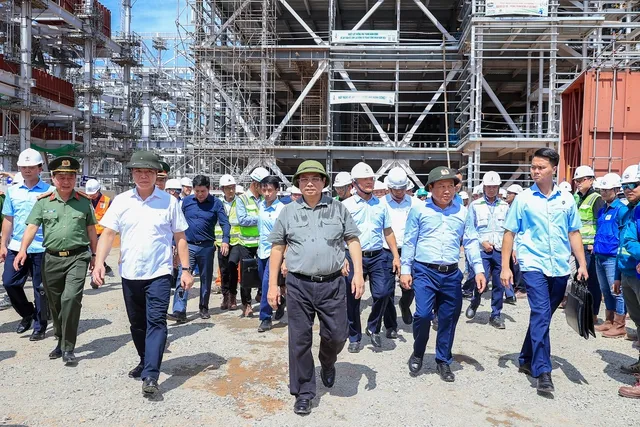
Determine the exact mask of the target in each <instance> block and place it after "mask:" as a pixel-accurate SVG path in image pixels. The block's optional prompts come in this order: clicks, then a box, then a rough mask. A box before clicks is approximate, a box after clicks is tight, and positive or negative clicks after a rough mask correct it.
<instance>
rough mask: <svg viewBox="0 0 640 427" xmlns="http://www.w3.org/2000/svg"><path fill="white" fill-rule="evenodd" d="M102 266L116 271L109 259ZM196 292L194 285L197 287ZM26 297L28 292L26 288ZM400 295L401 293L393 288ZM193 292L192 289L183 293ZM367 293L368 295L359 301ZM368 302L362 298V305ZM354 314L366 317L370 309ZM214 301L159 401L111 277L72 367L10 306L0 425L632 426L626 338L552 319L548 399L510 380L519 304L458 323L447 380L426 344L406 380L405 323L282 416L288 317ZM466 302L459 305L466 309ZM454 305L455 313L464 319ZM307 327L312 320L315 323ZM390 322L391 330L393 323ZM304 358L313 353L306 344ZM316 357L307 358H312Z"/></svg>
mask: <svg viewBox="0 0 640 427" xmlns="http://www.w3.org/2000/svg"><path fill="white" fill-rule="evenodd" d="M113 252H114V253H112V255H111V257H110V265H115V264H116V260H117V253H115V252H117V251H113ZM197 286H198V285H197V284H196V287H197ZM28 293H29V294H30V293H31V288H30V286H29V290H28ZM396 293H397V294H398V295H399V294H400V292H399V291H397V292H396ZM195 294H196V293H195V292H194V293H192V295H193V297H195ZM365 298H369V297H368V296H365ZM368 302H369V301H368ZM368 302H367V303H364V304H363V306H364V307H366V308H365V309H364V312H363V314H362V316H363V318H366V316H367V315H368V313H369V303H368ZM219 304H220V295H213V296H212V301H211V307H214V308H213V310H211V312H212V318H211V319H210V320H207V321H203V320H201V319H200V318H199V317H197V316H196V313H195V311H196V310H197V300H195V301H194V300H191V302H190V306H189V310H190V316H189V318H190V319H191V320H190V321H189V322H188V323H186V324H183V325H174V324H170V326H169V340H168V342H169V346H168V348H167V350H166V353H165V357H164V362H163V364H162V373H161V376H160V390H161V394H160V395H159V396H157V397H156V398H153V399H147V398H145V397H143V396H142V394H141V383H140V381H136V380H132V379H129V378H128V377H127V372H128V371H129V369H131V368H132V367H133V366H135V365H136V364H137V357H136V353H135V349H134V347H133V343H132V341H131V338H130V335H129V327H128V322H127V316H126V313H125V308H124V303H123V299H122V293H121V286H120V283H119V279H118V278H117V277H115V278H109V279H108V281H107V285H106V286H104V287H103V288H101V289H98V290H93V289H91V288H90V286H89V283H88V280H87V285H86V288H85V296H84V300H83V311H82V320H81V322H80V332H79V336H78V343H77V348H76V355H77V356H78V358H79V363H78V366H77V367H75V368H69V367H65V366H64V365H63V364H62V362H61V361H60V360H55V361H49V360H48V358H47V355H48V353H49V351H51V350H52V349H53V347H54V346H55V342H54V339H53V333H52V332H51V330H50V331H49V332H48V336H47V339H46V340H44V341H41V342H37V343H32V342H29V340H28V336H29V333H26V334H24V335H17V334H16V333H15V328H16V325H17V322H18V320H19V319H18V318H17V315H16V313H15V312H14V311H13V310H6V311H3V312H0V343H1V345H0V390H2V402H1V403H0V424H18V425H30V426H31V425H80V424H85V425H105V424H106V425H151V424H154V425H185V424H187V425H225V424H226V425H231V424H233V425H257V424H260V425H279V426H280V425H331V426H337V425H354V424H360V425H367V424H369V425H382V424H385V425H435V426H458V425H494V426H516V425H517V426H526V425H551V426H555V425H563V426H573V425H575V426H600V425H605V424H609V423H611V422H615V423H616V424H617V425H636V423H637V414H638V406H637V405H638V402H637V401H634V400H631V399H624V398H620V397H618V396H617V389H618V387H620V386H621V385H623V384H632V383H633V378H632V377H631V376H629V375H625V374H622V373H620V372H619V369H618V368H619V365H621V364H626V363H630V362H633V361H635V360H637V357H638V351H637V350H634V349H632V347H631V342H629V341H626V340H624V339H617V340H613V339H604V338H600V337H598V338H597V339H590V340H589V341H584V340H582V339H580V338H578V337H577V335H575V334H574V333H573V331H571V330H570V328H569V327H568V326H567V324H566V321H565V319H564V314H563V313H562V312H561V311H560V312H558V313H557V314H556V316H555V317H554V319H553V323H552V328H551V339H552V343H553V364H554V371H553V378H554V382H555V385H556V393H555V396H554V397H553V398H545V397H541V396H538V395H537V394H536V391H535V388H534V387H535V382H534V380H532V379H530V378H527V377H526V376H524V375H523V374H519V373H518V369H517V366H516V364H517V357H518V352H519V350H520V345H521V343H522V339H523V337H524V334H525V331H526V326H527V319H528V305H527V301H526V300H522V301H519V302H518V305H517V306H516V307H513V306H506V307H505V310H504V313H505V317H506V323H507V329H506V330H504V331H497V330H495V329H493V328H492V327H490V326H489V325H488V324H487V323H488V321H489V310H490V303H489V301H488V300H487V299H485V300H484V301H483V305H482V306H481V308H480V310H479V313H478V315H477V316H476V318H475V319H474V320H473V321H468V320H467V319H466V318H465V317H464V315H462V316H461V319H460V323H459V324H458V329H457V335H456V342H455V345H454V354H455V360H456V362H455V363H454V364H453V365H452V369H453V371H454V372H455V374H456V382H455V383H452V384H447V383H444V382H442V381H441V380H440V379H439V377H438V375H437V374H436V372H435V361H434V338H435V334H432V338H431V340H430V342H429V345H428V348H427V354H426V356H425V366H424V367H423V370H422V372H421V374H420V375H419V376H417V377H415V378H412V377H410V376H409V372H408V368H407V364H406V362H407V360H408V358H409V356H410V354H411V349H412V347H411V346H412V342H413V339H412V336H411V330H410V327H407V326H404V325H403V326H402V330H401V331H400V336H399V338H398V339H397V340H396V341H391V340H388V339H386V338H384V336H383V347H382V349H381V350H379V351H378V350H374V349H373V347H372V346H371V345H370V344H369V342H368V340H367V339H366V337H365V339H364V340H363V344H365V345H364V348H363V349H362V350H361V352H360V353H359V354H349V353H348V352H347V351H346V348H345V350H344V351H343V353H342V354H341V355H340V356H339V358H338V363H337V365H336V366H337V370H338V376H337V380H336V384H335V386H334V388H333V389H331V390H329V389H326V388H324V387H323V386H322V383H321V381H320V379H319V368H318V381H317V382H318V396H317V397H316V399H315V401H314V409H313V413H312V414H311V415H310V416H308V417H306V418H300V417H298V416H296V415H294V414H293V412H292V404H293V398H292V396H290V395H289V391H288V370H287V369H288V357H287V330H286V324H285V322H286V320H287V318H286V316H285V318H284V319H283V321H282V322H281V323H279V324H276V326H275V329H273V330H272V331H270V332H267V333H264V334H259V333H257V332H256V328H257V326H258V323H259V322H258V320H257V316H256V317H254V318H253V319H243V318H240V311H234V312H225V313H220V310H219V309H218V308H217V307H219ZM467 304H468V303H466V302H465V304H464V308H466V306H467ZM464 308H463V310H464ZM316 323H317V322H316ZM400 323H401V324H402V322H401V321H400ZM314 339H315V343H314V344H315V346H314V354H315V355H317V344H318V341H319V339H318V335H317V334H316V335H315V337H314ZM316 360H317V359H316Z"/></svg>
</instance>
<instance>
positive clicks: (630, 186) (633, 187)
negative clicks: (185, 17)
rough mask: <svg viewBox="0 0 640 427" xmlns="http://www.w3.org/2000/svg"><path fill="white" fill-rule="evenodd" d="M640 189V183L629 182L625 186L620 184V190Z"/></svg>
mask: <svg viewBox="0 0 640 427" xmlns="http://www.w3.org/2000/svg"><path fill="white" fill-rule="evenodd" d="M638 187H640V182H629V183H627V184H622V190H623V191H624V190H635V189H636V188H638Z"/></svg>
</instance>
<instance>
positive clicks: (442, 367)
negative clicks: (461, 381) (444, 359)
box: [437, 363, 456, 383]
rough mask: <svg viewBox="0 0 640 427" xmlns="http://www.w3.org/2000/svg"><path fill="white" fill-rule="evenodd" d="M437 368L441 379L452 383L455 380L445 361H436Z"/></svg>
mask: <svg viewBox="0 0 640 427" xmlns="http://www.w3.org/2000/svg"><path fill="white" fill-rule="evenodd" d="M437 370H438V373H439V374H440V378H442V381H444V382H447V383H452V382H454V381H455V380H456V376H455V375H454V374H453V372H451V368H450V367H449V365H447V364H446V363H438V368H437Z"/></svg>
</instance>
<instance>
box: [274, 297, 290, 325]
mask: <svg viewBox="0 0 640 427" xmlns="http://www.w3.org/2000/svg"><path fill="white" fill-rule="evenodd" d="M286 306H287V299H286V298H285V297H280V305H279V306H278V308H277V309H276V312H275V313H274V315H273V318H274V319H275V320H280V319H282V318H283V317H284V309H285V307H286Z"/></svg>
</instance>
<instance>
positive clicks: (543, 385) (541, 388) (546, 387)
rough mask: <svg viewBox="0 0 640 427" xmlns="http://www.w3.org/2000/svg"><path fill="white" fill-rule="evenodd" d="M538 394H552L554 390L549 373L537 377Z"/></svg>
mask: <svg viewBox="0 0 640 427" xmlns="http://www.w3.org/2000/svg"><path fill="white" fill-rule="evenodd" d="M537 390H538V392H540V393H553V392H554V391H555V388H554V387H553V381H551V374H550V373H549V372H543V373H541V374H540V376H539V377H538V387H537Z"/></svg>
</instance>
